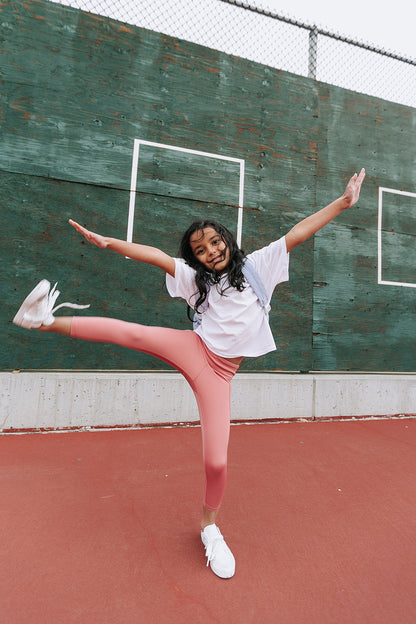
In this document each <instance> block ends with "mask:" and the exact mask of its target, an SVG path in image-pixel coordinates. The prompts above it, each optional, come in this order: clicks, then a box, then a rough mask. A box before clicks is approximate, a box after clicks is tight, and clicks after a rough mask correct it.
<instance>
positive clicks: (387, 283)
mask: <svg viewBox="0 0 416 624" xmlns="http://www.w3.org/2000/svg"><path fill="white" fill-rule="evenodd" d="M383 193H391V194H393V195H405V196H406V197H416V193H409V192H408V191H398V190H396V189H391V188H387V187H385V186H379V188H378V227H377V239H378V267H377V274H378V283H379V284H382V285H383V286H403V287H405V288H416V284H414V283H412V282H392V281H387V280H383V279H382V259H383V252H382V224H383Z"/></svg>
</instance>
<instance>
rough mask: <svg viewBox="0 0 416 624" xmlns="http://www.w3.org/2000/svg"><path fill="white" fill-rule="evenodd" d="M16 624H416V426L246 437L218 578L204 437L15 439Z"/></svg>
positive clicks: (4, 448) (11, 557)
mask: <svg viewBox="0 0 416 624" xmlns="http://www.w3.org/2000/svg"><path fill="white" fill-rule="evenodd" d="M0 449H1V452H0V476H1V481H0V482H1V520H0V530H1V534H2V540H1V541H2V551H3V552H2V554H1V566H2V581H1V586H0V603H1V617H0V620H1V622H4V623H5V624H6V623H7V624H72V623H78V622H79V623H82V624H84V623H85V624H93V623H100V624H113V623H114V624H133V623H134V624H137V623H140V624H142V623H144V624H147V623H149V624H153V623H155V624H165V623H166V624H176V623H184V624H185V623H192V624H196V623H199V622H201V623H210V624H211V623H216V622H218V623H227V624H228V623H233V624H234V623H235V624H237V623H238V624H268V623H273V624H275V623H279V624H314V623H316V624H343V623H345V624H373V623H374V624H392V623H394V624H407V623H409V624H414V622H416V600H415V591H414V588H415V584H416V514H415V498H416V496H415V495H416V485H415V468H416V452H415V451H416V420H413V419H404V420H382V421H353V422H328V423H322V422H321V423H292V424H276V425H267V424H263V425H240V426H233V427H232V431H231V442H230V462H229V481H228V486H227V492H226V497H225V501H224V504H223V508H222V511H221V514H220V517H219V521H218V524H219V526H220V528H221V530H222V532H223V534H224V536H225V537H226V539H227V542H228V544H229V545H230V547H231V549H232V551H233V552H234V555H235V557H236V566H237V567H236V575H235V577H234V578H233V579H230V580H221V579H218V578H217V577H216V576H215V575H214V574H213V573H212V572H211V570H210V569H209V568H206V567H205V556H204V549H203V546H202V544H201V542H200V538H199V519H200V518H199V515H200V506H201V502H200V501H201V500H202V479H203V474H202V466H201V442H200V430H199V428H174V429H152V430H129V431H127V430H124V431H123V430H118V431H101V432H82V433H61V434H58V433H54V434H39V435H14V436H3V437H0Z"/></svg>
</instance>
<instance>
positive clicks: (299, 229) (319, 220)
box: [285, 169, 365, 251]
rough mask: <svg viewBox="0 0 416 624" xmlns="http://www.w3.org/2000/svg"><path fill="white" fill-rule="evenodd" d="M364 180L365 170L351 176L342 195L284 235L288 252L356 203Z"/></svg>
mask: <svg viewBox="0 0 416 624" xmlns="http://www.w3.org/2000/svg"><path fill="white" fill-rule="evenodd" d="M364 178H365V170H364V169H361V171H360V173H359V175H357V174H356V173H355V174H354V175H353V176H352V178H351V179H350V181H349V182H348V184H347V187H346V189H345V191H344V194H343V195H341V197H339V198H338V199H336V200H335V201H333V202H332V203H331V204H329V205H328V206H326V207H325V208H322V210H319V211H318V212H315V213H314V214H312V215H310V216H309V217H306V219H303V221H300V222H299V223H297V224H296V225H295V226H294V227H293V228H292V229H291V230H290V231H289V232H288V233H287V234H286V237H285V238H286V247H287V250H288V251H291V250H292V249H293V248H294V247H296V246H297V245H299V244H300V243H303V242H304V241H305V240H307V239H308V238H310V237H311V236H313V234H315V233H316V232H318V231H319V230H320V229H322V228H323V227H324V226H325V225H327V224H328V223H329V222H330V221H332V220H333V219H335V217H337V216H338V215H339V214H340V213H341V212H342V211H343V210H346V209H347V208H351V206H353V205H354V204H356V203H357V201H358V198H359V196H360V189H361V184H362V183H363V180H364Z"/></svg>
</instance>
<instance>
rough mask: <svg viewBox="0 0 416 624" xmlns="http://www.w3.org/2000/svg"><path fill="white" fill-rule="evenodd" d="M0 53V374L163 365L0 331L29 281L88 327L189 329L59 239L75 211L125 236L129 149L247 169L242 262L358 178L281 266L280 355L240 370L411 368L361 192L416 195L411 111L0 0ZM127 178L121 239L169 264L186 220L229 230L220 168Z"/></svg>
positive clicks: (146, 271) (163, 161) (149, 289)
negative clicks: (346, 203) (163, 256)
mask: <svg viewBox="0 0 416 624" xmlns="http://www.w3.org/2000/svg"><path fill="white" fill-rule="evenodd" d="M0 42H1V43H0V46H1V53H2V63H1V66H0V80H1V90H0V120H1V128H2V131H1V132H2V133H1V150H0V197H1V200H2V206H3V216H4V219H3V224H2V225H3V227H2V230H1V248H0V259H1V262H2V267H3V271H2V274H1V276H0V292H1V294H2V300H3V305H2V309H1V313H0V314H1V317H2V322H3V325H2V330H1V331H2V344H6V345H7V348H6V349H3V350H2V352H1V355H0V366H1V368H2V369H39V368H43V369H48V368H55V369H56V368H59V369H60V368H65V369H79V368H82V369H130V370H132V369H161V368H162V369H163V368H166V365H165V364H162V363H160V362H158V361H156V360H154V359H153V358H150V357H147V356H143V355H141V354H138V353H134V352H131V351H127V350H124V349H119V348H117V347H114V346H108V345H96V344H93V345H92V344H88V343H77V342H76V341H73V340H65V339H62V338H61V337H48V338H47V339H45V336H39V335H37V334H35V332H32V333H31V334H30V335H29V334H28V333H26V332H22V330H20V329H18V328H15V327H14V326H12V325H11V323H10V319H11V318H12V317H13V315H14V313H15V310H16V308H17V307H18V305H20V302H21V299H22V296H23V295H24V294H26V292H27V290H28V289H29V288H31V287H32V285H33V284H34V283H36V281H37V280H38V279H40V278H42V277H47V278H48V279H50V280H51V281H55V280H58V282H59V285H60V287H61V289H62V291H63V295H62V297H63V298H64V299H65V300H70V301H78V302H80V303H91V310H90V311H89V312H88V314H94V315H99V314H104V315H113V316H117V317H119V318H124V319H126V320H134V321H138V322H144V323H151V324H167V325H170V326H174V327H189V324H188V322H187V321H186V318H185V308H184V306H183V305H182V303H180V302H177V301H172V300H170V298H169V297H168V295H167V293H166V290H165V289H164V286H163V276H162V275H161V274H160V273H159V272H158V271H157V270H156V269H153V268H148V267H143V266H140V265H138V264H137V263H133V262H131V261H128V260H125V259H124V258H122V257H118V256H115V255H114V254H108V253H103V252H100V251H99V250H97V249H96V248H93V247H90V246H88V245H87V244H86V243H84V242H83V240H80V237H79V236H78V235H77V234H76V233H75V232H74V231H72V229H71V228H70V227H69V226H68V225H67V219H68V218H69V217H73V218H75V219H76V220H78V221H81V222H82V223H84V224H86V225H87V226H88V227H90V228H91V229H95V230H97V231H100V232H102V233H104V234H108V235H112V236H116V237H121V238H125V237H126V229H127V215H128V204H129V190H130V177H131V164H132V162H131V161H132V152H133V142H134V139H135V138H142V139H146V140H148V141H154V142H159V143H167V144H171V145H177V146H181V147H184V148H190V149H197V150H200V151H205V152H210V153H216V154H223V155H227V156H229V157H234V158H243V159H244V160H245V163H246V173H245V189H244V191H245V202H244V203H245V210H244V223H243V247H244V249H245V250H246V251H251V250H253V249H255V248H257V247H259V246H262V245H265V244H267V243H269V242H270V241H271V240H273V239H275V238H277V237H279V236H281V235H283V234H284V233H286V231H287V230H288V229H289V228H290V227H291V226H292V225H293V224H294V223H296V222H297V221H298V220H299V219H301V218H302V217H304V216H306V215H307V214H310V212H311V211H312V210H314V209H316V208H318V207H320V206H322V205H324V204H325V203H327V202H329V201H331V200H332V199H334V198H335V197H336V196H337V195H338V194H340V193H341V192H342V190H343V187H344V184H345V182H346V179H347V178H346V175H347V173H349V172H350V171H353V170H355V169H356V168H358V167H360V166H361V165H363V166H365V167H366V168H367V179H366V182H365V187H364V189H363V192H362V198H361V200H360V203H359V205H358V206H357V207H355V208H353V209H352V210H351V211H348V212H347V213H345V214H343V215H341V217H339V219H338V220H337V221H336V222H335V223H334V224H331V225H330V226H328V228H326V229H325V230H324V231H323V232H322V233H320V234H319V235H318V236H317V237H316V238H315V240H314V241H308V242H307V243H305V244H304V245H303V246H302V247H301V248H298V249H297V250H295V251H294V252H293V253H292V257H291V281H290V283H289V284H285V285H282V286H281V287H279V288H278V290H277V293H276V296H275V298H274V305H273V311H272V315H271V323H272V327H273V332H274V335H275V338H276V342H277V345H278V351H277V352H276V353H272V354H269V355H268V356H266V357H264V358H260V359H259V360H256V361H254V360H253V361H252V360H247V361H246V362H245V363H244V365H243V367H244V369H245V370H250V369H252V370H276V369H281V370H313V369H315V370H317V369H318V370H336V369H348V370H370V371H371V370H385V371H389V370H393V371H407V370H414V369H415V353H414V351H415V350H414V348H413V343H414V331H413V327H414V325H415V320H416V319H415V311H414V297H415V296H416V291H415V290H414V289H410V288H400V287H398V288H396V289H393V290H391V289H389V288H387V287H382V286H379V285H378V284H377V208H378V205H377V197H378V187H379V186H387V187H392V188H399V189H403V190H409V191H414V190H415V189H416V179H415V176H416V173H415V170H414V166H413V164H414V160H415V151H416V147H415V142H414V140H413V136H414V126H415V123H416V114H415V111H414V110H413V109H409V108H406V107H403V106H399V105H395V104H391V103H388V102H383V101H378V100H376V99H375V98H369V97H367V96H364V95H360V94H356V93H353V92H350V91H346V90H343V89H340V88H336V87H331V86H328V85H325V84H321V83H318V82H315V81H312V80H309V79H305V78H301V77H298V76H294V75H291V74H288V73H285V72H281V71H277V70H274V69H270V68H268V67H265V66H263V65H260V64H258V63H253V62H250V61H247V60H243V59H240V58H237V57H231V56H228V55H226V54H223V53H220V52H218V51H214V50H211V49H208V48H204V47H201V46H197V45H195V44H191V43H188V42H184V41H181V40H177V39H174V38H171V37H167V36H165V35H160V34H157V33H154V32H151V31H147V30H144V29H140V28H136V27H133V26H128V27H127V26H126V25H123V24H121V23H119V22H115V21H112V20H109V19H107V18H104V17H98V16H94V15H91V14H87V13H83V12H81V11H77V10H74V9H72V8H68V7H62V6H60V5H56V4H52V3H48V2H45V1H43V0H39V1H38V0H27V1H24V2H23V1H22V0H16V1H13V2H8V1H3V2H1V3H0ZM139 174H140V176H139V178H140V179H139V182H140V183H139V184H138V194H137V199H136V211H135V223H134V235H135V240H140V241H143V242H146V243H148V244H153V245H157V246H160V247H162V248H163V249H165V250H166V251H167V252H168V253H172V254H175V253H176V250H177V246H178V243H179V240H180V235H181V232H183V231H184V229H185V228H186V227H187V225H188V224H189V222H190V220H191V219H192V218H194V217H195V216H198V215H200V214H207V213H208V214H210V215H213V216H214V217H217V218H219V219H220V220H222V221H223V222H224V223H225V224H226V225H228V226H229V227H232V228H234V229H235V224H236V214H237V212H236V211H237V209H236V204H237V203H238V202H237V195H238V188H237V176H236V174H235V167H234V168H233V165H232V164H230V163H224V162H223V161H222V162H221V161H213V160H210V161H208V160H207V159H203V158H202V159H192V158H188V157H186V156H181V157H178V158H173V157H172V154H169V153H168V152H166V151H163V150H162V151H159V152H158V151H157V150H156V151H152V150H147V151H146V150H144V152H143V154H142V157H141V160H140V163H139ZM410 212H411V211H409V210H408V209H407V207H406V206H404V205H402V206H399V208H398V213H399V214H400V215H402V217H400V218H396V220H393V222H392V223H390V224H389V227H393V228H398V229H399V231H398V232H397V233H396V236H397V237H398V238H399V240H400V244H399V245H398V246H397V252H395V251H394V245H390V247H391V248H392V249H390V255H389V258H390V260H391V262H395V261H397V262H398V263H399V262H400V263H401V264H403V257H402V256H403V247H406V245H408V244H410V243H412V242H413V241H414V240H415V238H414V233H415V232H416V230H415V229H414V228H413V224H415V214H414V211H413V213H412V215H410ZM415 226H416V224H415ZM404 227H405V228H406V229H405V230H403V228H404ZM404 236H407V238H406V240H405V239H404ZM406 241H410V243H407V242H406ZM413 244H414V243H413ZM410 273H411V271H410ZM413 273H414V270H413Z"/></svg>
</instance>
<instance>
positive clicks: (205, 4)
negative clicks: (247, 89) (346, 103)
mask: <svg viewBox="0 0 416 624" xmlns="http://www.w3.org/2000/svg"><path fill="white" fill-rule="evenodd" d="M54 1H55V2H57V3H58V4H65V5H70V6H72V7H75V8H77V9H82V10H83V11H88V12H91V13H95V14H99V15H103V16H107V17H110V18H112V19H116V20H120V21H122V22H126V23H129V24H133V25H135V26H140V27H143V28H148V29H150V30H154V31H156V32H161V33H164V34H166V35H170V36H172V37H178V38H181V39H186V40H187V41H191V42H193V43H198V44H200V45H203V46H207V47H209V48H213V49H216V50H219V51H222V52H226V53H227V54H233V55H236V56H240V57H243V58H246V59H249V60H252V61H257V62H259V63H262V64H264V65H268V66H270V67H274V68H276V69H282V70H285V71H289V72H292V73H295V74H298V75H301V76H308V77H310V78H314V79H316V80H320V81H322V82H327V83H330V84H333V85H336V86H340V87H343V88H346V89H352V90H353V91H358V92H360V93H365V94H367V95H371V96H375V97H377V98H381V99H385V100H389V101H392V102H397V103H399V104H404V105H407V106H412V107H416V59H411V58H406V57H403V56H400V54H395V53H393V52H391V51H387V50H383V49H380V48H377V47H375V46H372V45H370V44H367V43H364V42H362V41H354V40H352V39H349V38H346V37H343V36H342V35H340V34H337V33H331V32H327V31H325V30H323V29H321V28H318V27H317V26H315V25H311V24H305V23H301V22H298V21H297V20H295V19H292V18H289V17H287V16H285V15H278V14H276V13H274V12H273V11H271V10H269V9H268V8H267V5H266V4H265V3H264V2H261V1H260V0H251V1H250V2H243V1H240V0H54Z"/></svg>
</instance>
